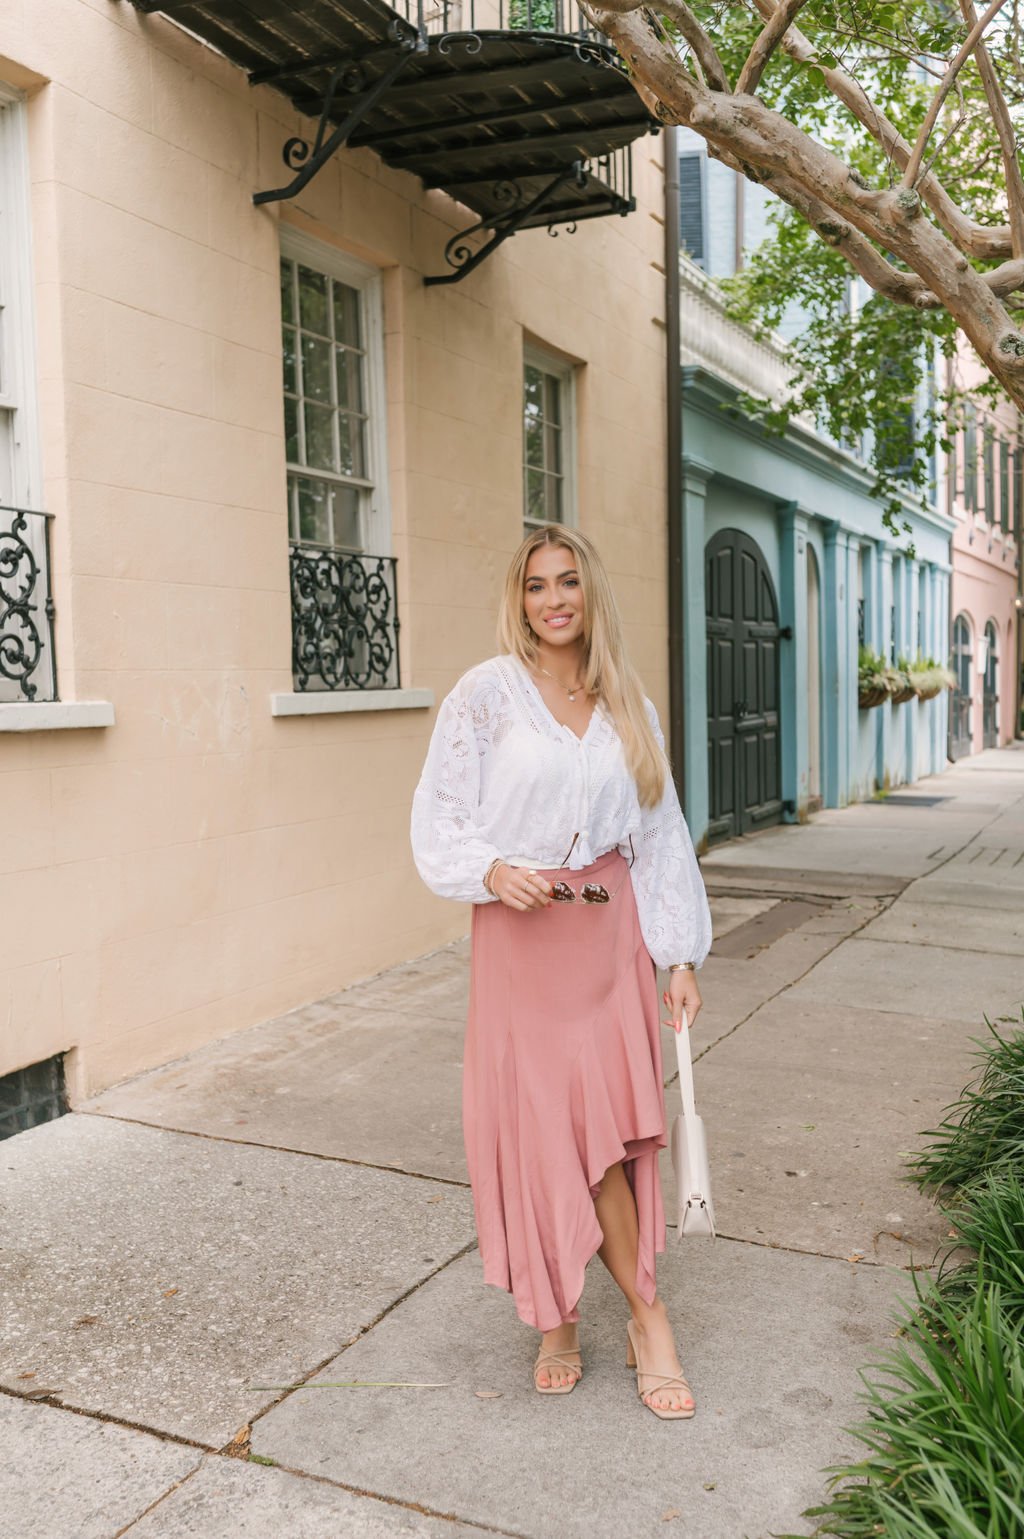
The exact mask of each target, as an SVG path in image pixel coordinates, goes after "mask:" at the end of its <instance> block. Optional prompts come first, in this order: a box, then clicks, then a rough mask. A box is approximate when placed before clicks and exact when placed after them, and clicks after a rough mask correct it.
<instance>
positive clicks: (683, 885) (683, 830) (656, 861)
mask: <svg viewBox="0 0 1024 1539" xmlns="http://www.w3.org/2000/svg"><path fill="white" fill-rule="evenodd" d="M646 704H647V714H648V717H649V718H650V723H651V727H652V729H653V731H654V735H655V737H656V738H657V740H658V747H659V748H661V749H662V751H664V747H665V739H664V737H663V735H662V731H661V726H660V724H659V722H658V713H657V711H656V710H655V709H654V706H653V705H652V704H651V702H650V701H649V700H648V701H647V702H646ZM641 818H642V822H641V829H640V835H639V838H638V839H636V840H635V841H634V843H635V845H636V861H635V863H634V865H633V872H632V874H633V890H634V892H635V894H636V906H637V911H638V914H639V917H640V929H641V931H642V932H643V937H644V941H645V942H646V945H647V949H648V951H649V952H650V954H651V956H652V958H653V960H654V961H655V962H656V963H657V964H658V966H659V967H668V966H669V965H670V964H671V963H672V962H693V963H695V964H696V966H697V967H700V965H701V964H702V962H703V961H704V958H705V957H706V956H707V954H708V952H709V951H710V949H711V912H710V910H709V908H708V899H707V893H706V892H705V891H704V881H703V878H702V877H701V874H700V868H699V867H698V865H697V857H696V854H695V853H694V849H693V841H692V839H691V838H690V831H689V829H688V828H687V826H686V820H685V819H684V817H683V814H682V809H681V808H680V806H679V798H678V796H677V795H676V788H675V784H674V782H673V780H672V776H671V774H666V776H665V790H664V793H663V795H662V798H661V801H660V802H659V803H658V805H657V806H656V807H644V808H642V809H641Z"/></svg>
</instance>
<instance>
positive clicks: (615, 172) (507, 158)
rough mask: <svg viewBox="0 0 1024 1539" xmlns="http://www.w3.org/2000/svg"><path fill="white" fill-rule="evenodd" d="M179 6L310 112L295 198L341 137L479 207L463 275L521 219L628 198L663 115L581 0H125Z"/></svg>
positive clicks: (443, 279)
mask: <svg viewBox="0 0 1024 1539" xmlns="http://www.w3.org/2000/svg"><path fill="white" fill-rule="evenodd" d="M133 3H134V4H135V5H136V7H137V8H138V9H139V10H141V11H144V12H146V13H151V12H155V11H162V12H165V13H166V14H169V15H173V16H174V18H175V20H176V21H178V22H180V23H181V25H183V26H185V27H187V28H188V29H189V31H191V32H193V33H194V34H195V35H197V36H198V37H200V38H203V39H204V40H205V41H206V42H208V43H210V44H212V45H213V46H214V47H215V48H218V49H219V50H220V51H221V52H222V53H223V54H225V55H226V56H227V58H229V59H231V60H232V61H233V62H235V63H236V64H239V65H241V67H242V68H244V69H245V70H246V71H247V73H248V76H249V80H250V82H251V83H252V84H254V85H271V86H273V87H274V89H276V90H279V91H281V92H282V93H283V94H284V95H285V96H287V97H288V98H289V99H290V101H291V102H292V104H293V105H294V106H295V107H296V108H297V110H298V111H300V112H302V113H303V114H304V115H306V116H307V117H311V118H313V119H314V120H315V122H316V128H315V131H314V133H313V135H312V138H311V140H310V141H307V140H306V139H303V138H299V137H296V136H293V137H291V138H289V139H288V141H287V142H286V143H285V145H284V147H283V152H282V153H283V159H284V162H285V165H286V166H287V167H288V170H289V172H291V173H292V175H291V178H290V180H289V181H287V182H286V183H284V184H283V185H282V186H279V187H273V188H267V189H265V190H263V191H261V192H257V193H256V194H255V197H254V201H255V202H256V203H257V204H265V203H271V202H275V201H279V200H281V199H285V198H292V197H295V196H296V194H297V193H299V192H300V191H301V190H302V188H303V187H305V186H306V185H307V184H308V183H309V182H310V181H311V180H312V178H313V177H314V176H315V175H316V174H317V172H318V171H319V170H320V169H321V167H322V166H324V165H325V164H326V163H327V161H328V160H329V159H330V158H331V156H332V155H334V153H335V152H336V151H337V150H338V149H340V148H341V147H342V146H346V145H347V146H348V147H350V148H352V149H356V148H364V147H365V148H369V149H372V150H373V151H374V152H375V153H376V154H378V155H379V156H380V157H381V159H382V160H383V161H384V163H385V164H386V165H388V166H391V167H395V168H398V169H401V170H407V171H411V172H412V173H413V174H414V175H416V176H418V177H419V178H420V180H421V181H422V182H423V183H424V185H425V186H427V187H438V188H443V189H444V190H445V191H446V192H447V193H449V195H450V196H451V197H452V198H454V199H455V200H456V201H458V202H460V203H462V204H464V205H466V206H467V207H468V208H469V209H470V210H471V211H472V212H473V214H474V215H475V216H476V217H475V219H474V221H473V222H472V223H471V224H469V225H468V226H467V227H466V228H465V229H463V230H462V231H460V232H459V233H458V234H456V235H454V236H453V237H452V238H451V239H450V240H449V241H448V244H447V247H446V250H445V258H446V261H447V264H448V268H449V271H447V272H444V273H439V274H433V275H430V276H428V277H427V278H426V279H425V281H426V282H427V283H428V284H436V283H441V284H444V283H457V282H459V281H461V279H462V278H464V277H466V276H467V274H468V273H470V272H472V271H474V270H475V268H476V267H478V266H479V265H480V263H481V262H483V261H484V260H485V258H486V257H487V256H489V255H490V253H491V252H492V251H495V250H496V249H497V248H498V247H499V246H500V245H502V244H503V243H504V242H505V241H506V240H508V239H509V238H510V236H512V235H514V234H516V233H517V232H518V231H520V230H526V229H543V228H546V229H547V230H548V233H549V234H555V233H556V232H557V229H558V227H565V228H566V230H567V232H568V233H572V232H573V231H574V230H576V228H577V227H578V225H579V224H580V223H581V222H582V221H583V220H586V219H597V218H601V217H605V216H608V215H613V214H617V215H625V214H628V213H630V212H631V211H632V210H633V209H634V208H635V207H636V200H635V197H634V194H633V182H632V158H631V153H630V146H631V144H632V141H633V140H634V139H637V138H639V137H640V136H641V135H643V134H645V133H656V132H658V131H659V130H660V127H661V125H660V123H659V122H658V121H657V120H656V119H655V118H654V117H653V116H652V115H651V113H650V112H649V111H648V110H647V108H646V107H645V106H644V105H643V103H642V102H641V101H640V99H639V97H638V96H637V94H636V92H635V90H634V89H633V86H632V85H631V83H630V81H629V78H628V75H627V73H626V71H625V68H624V66H623V64H622V61H621V60H620V59H619V56H618V54H617V53H616V51H615V49H614V48H613V47H612V46H611V44H610V43H609V42H608V40H607V38H605V37H604V36H603V35H602V34H601V33H600V32H598V31H596V30H595V29H594V28H593V27H592V26H591V25H590V23H589V21H588V20H587V18H586V16H585V15H584V13H583V11H582V10H581V9H580V7H579V5H578V4H577V0H438V3H435V4H431V3H430V0H392V3H391V4H387V3H386V0H318V5H317V7H316V9H315V14H314V10H313V8H312V7H308V8H307V7H304V6H294V7H282V6H281V4H280V0H163V3H161V0H133Z"/></svg>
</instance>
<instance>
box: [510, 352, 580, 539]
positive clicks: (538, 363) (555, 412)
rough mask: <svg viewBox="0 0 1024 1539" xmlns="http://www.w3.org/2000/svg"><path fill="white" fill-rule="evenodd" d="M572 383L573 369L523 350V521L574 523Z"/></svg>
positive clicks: (530, 525) (532, 523)
mask: <svg viewBox="0 0 1024 1539" xmlns="http://www.w3.org/2000/svg"><path fill="white" fill-rule="evenodd" d="M575 454H576V445H575V380H574V376H573V371H572V367H571V366H570V365H567V364H560V363H557V362H555V360H554V359H551V358H546V357H544V356H543V355H542V354H540V353H536V352H534V351H533V350H532V349H527V351H526V355H525V359H524V364H523V522H524V524H525V527H526V532H527V533H529V532H530V530H531V529H536V528H537V527H538V525H540V524H573V523H575V522H576V506H575V476H574V468H575Z"/></svg>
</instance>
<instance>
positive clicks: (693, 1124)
mask: <svg viewBox="0 0 1024 1539" xmlns="http://www.w3.org/2000/svg"><path fill="white" fill-rule="evenodd" d="M676 1057H678V1059H679V1094H681V1096H682V1136H684V1137H685V1140H687V1162H688V1167H690V1170H691V1171H699V1170H701V1168H702V1150H701V1136H699V1133H698V1128H699V1117H698V1108H696V1102H694V1099H693V1057H691V1053H690V1022H688V1020H687V1013H685V1010H684V1013H682V1028H681V1030H679V1031H676ZM698 1196H699V1197H701V1199H702V1200H704V1199H705V1197H707V1193H704V1191H701V1193H698V1191H687V1193H681V1197H682V1200H684V1202H688V1200H690V1197H698Z"/></svg>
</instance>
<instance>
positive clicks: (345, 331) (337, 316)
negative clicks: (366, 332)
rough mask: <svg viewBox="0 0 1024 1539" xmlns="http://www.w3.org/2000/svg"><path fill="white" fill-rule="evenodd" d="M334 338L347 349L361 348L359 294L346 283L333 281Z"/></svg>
mask: <svg viewBox="0 0 1024 1539" xmlns="http://www.w3.org/2000/svg"><path fill="white" fill-rule="evenodd" d="M334 337H335V340H336V341H337V342H345V343H347V345H348V346H349V347H361V346H362V328H361V327H360V324H359V293H358V291H357V290H356V289H350V288H349V286H348V284H347V283H339V282H338V281H337V279H335V281H334Z"/></svg>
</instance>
